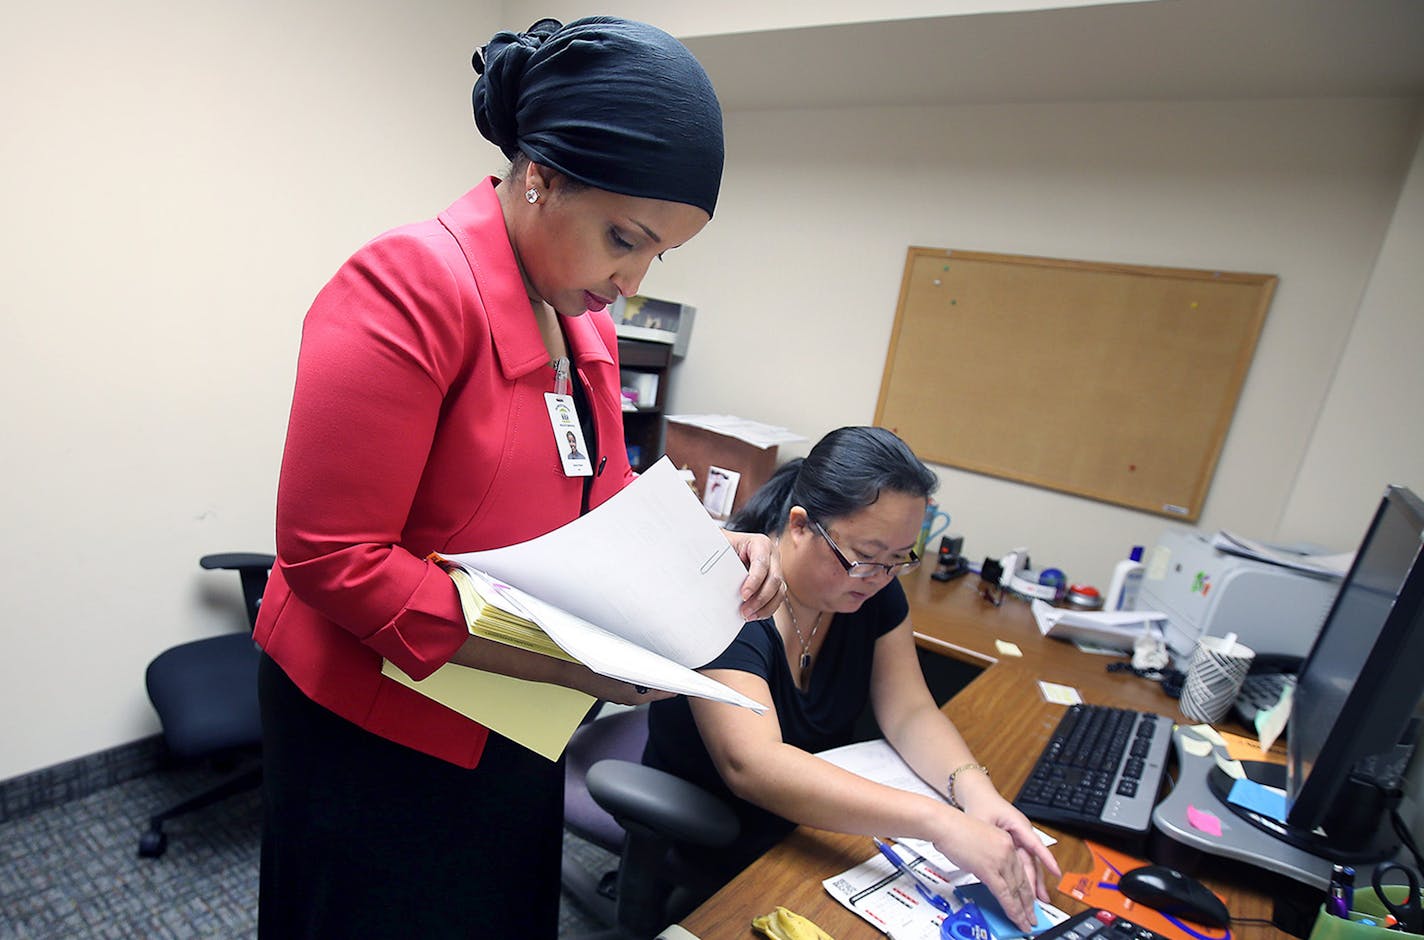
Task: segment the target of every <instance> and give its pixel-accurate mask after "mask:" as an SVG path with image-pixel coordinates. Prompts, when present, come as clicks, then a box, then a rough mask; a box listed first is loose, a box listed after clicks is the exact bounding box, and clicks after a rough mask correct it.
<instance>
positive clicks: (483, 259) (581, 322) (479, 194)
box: [440, 176, 614, 381]
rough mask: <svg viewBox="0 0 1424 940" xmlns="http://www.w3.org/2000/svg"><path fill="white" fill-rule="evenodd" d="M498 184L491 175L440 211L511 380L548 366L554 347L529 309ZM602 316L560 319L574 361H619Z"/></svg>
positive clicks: (501, 361) (503, 367) (499, 356)
mask: <svg viewBox="0 0 1424 940" xmlns="http://www.w3.org/2000/svg"><path fill="white" fill-rule="evenodd" d="M498 182H499V180H498V178H496V177H493V176H491V177H489V178H488V179H486V180H485V181H484V182H483V183H481V184H480V185H478V186H476V187H475V188H474V189H472V190H470V191H469V192H468V193H466V194H465V195H464V196H462V197H461V198H460V199H459V200H457V201H456V202H455V203H454V204H453V205H451V206H450V207H449V208H448V209H446V210H445V211H444V212H442V213H440V222H441V224H442V225H444V226H445V228H446V229H447V230H449V232H450V234H451V235H453V236H455V240H456V241H457V242H459V244H460V250H461V251H462V252H463V253H464V255H465V261H466V263H467V264H469V266H470V272H471V273H472V274H473V275H474V278H475V288H476V290H477V291H478V292H479V295H480V300H481V302H482V303H483V304H484V308H485V313H486V318H487V320H488V322H489V328H490V336H491V338H492V340H493V343H494V349H495V355H496V357H497V358H498V359H499V366H500V371H501V373H502V374H503V375H504V377H505V379H506V380H509V381H514V380H515V379H518V378H521V377H523V376H526V375H528V374H529V373H531V372H533V371H535V370H536V369H539V368H542V367H544V366H546V365H548V363H549V351H548V350H547V349H545V348H544V340H543V337H541V336H540V335H539V328H538V326H537V324H535V322H534V317H533V316H532V315H531V313H530V308H529V296H528V294H527V293H526V292H525V290H524V278H523V276H522V275H521V274H520V271H519V264H518V263H517V262H516V261H515V260H514V248H513V247H512V246H511V245H510V243H509V232H508V231H507V230H506V228H505V225H504V212H503V210H501V209H500V205H499V197H498V196H497V195H495V191H494V187H495V185H496V184H497V183H498ZM601 315H602V314H592V313H585V314H584V315H583V316H578V317H561V320H562V323H563V328H564V339H565V340H566V341H567V343H568V346H569V352H570V355H571V357H572V358H573V360H574V362H576V363H587V362H606V363H610V364H611V363H612V362H613V361H614V360H613V353H612V351H610V350H609V348H608V345H607V343H606V342H605V341H604V338H603V336H602V334H600V332H599V330H598V327H597V325H596V324H595V323H594V322H593V319H592V318H593V317H595V316H601Z"/></svg>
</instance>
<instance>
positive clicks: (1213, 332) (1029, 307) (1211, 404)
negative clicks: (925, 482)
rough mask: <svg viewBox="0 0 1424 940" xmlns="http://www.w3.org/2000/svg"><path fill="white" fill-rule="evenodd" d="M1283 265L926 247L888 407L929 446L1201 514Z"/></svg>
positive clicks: (894, 338)
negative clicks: (1160, 263) (1242, 268)
mask: <svg viewBox="0 0 1424 940" xmlns="http://www.w3.org/2000/svg"><path fill="white" fill-rule="evenodd" d="M1276 281H1277V278H1276V277H1275V276H1273V275H1268V274H1242V273H1232V272H1225V271H1197V270H1189V269H1184V268H1158V267H1141V266H1135V265H1125V264H1099V263H1093V262H1085V261H1065V260H1059V259H1053V258H1033V257H1026V256H1021V255H1002V254H988V253H984V252H973V251H958V250H954V251H950V250H945V249H938V248H918V247H912V248H910V249H909V252H908V255H907V257H906V259H905V275H904V280H903V282H902V284H901V287H900V300H899V306H898V308H897V310H896V313H895V326H894V330H893V332H892V334H891V337H890V349H889V352H888V354H887V355H886V360H885V373H884V376H883V378H882V379H881V383H880V398H879V401H878V403H877V405H876V408H875V422H876V423H877V424H879V425H881V426H883V427H888V428H890V429H892V430H894V431H895V432H896V433H897V434H899V435H900V436H901V437H903V438H904V439H905V440H906V441H907V442H908V443H909V444H910V446H911V447H913V448H914V449H915V452H916V453H917V454H918V455H919V456H920V457H921V458H922V459H924V460H927V461H931V462H934V463H940V464H945V465H947V466H952V467H959V468H962V469H965V470H971V471H974V472H976V473H984V474H988V475H991V476H996V477H1001V478H1004V479H1009V480H1016V481H1019V482H1023V483H1029V484H1032V485H1034V486H1041V487H1045V488H1048V489H1052V490H1058V491H1061V492H1065V493H1073V494H1076V495H1079V496H1086V497H1088V498H1091V499H1097V500H1102V501H1104V502H1108V503H1114V504H1116V505H1120V506H1127V507H1130V508H1133V509H1140V510H1143V511H1146V512H1151V513H1156V514H1158V515H1163V516H1168V517H1170V518H1173V519H1178V520H1183V521H1195V520H1196V519H1197V518H1198V516H1200V514H1201V510H1202V504H1203V502H1204V501H1205V499H1206V494H1207V489H1208V487H1209V486H1210V484H1211V477H1212V474H1213V472H1214V471H1215V469H1216V462H1217V458H1218V457H1219V456H1220V454H1221V448H1222V444H1223V442H1224V441H1225V439H1226V432H1227V429H1228V428H1229V427H1230V424H1231V417H1232V414H1233V413H1234V411H1235V409H1236V401H1237V398H1238V397H1239V395H1240V392H1241V386H1242V384H1243V383H1244V382H1245V379H1246V372H1247V369H1248V368H1249V367H1250V364H1251V357H1252V355H1253V354H1254V352H1255V349H1256V341H1257V339H1258V338H1259V337H1260V334H1261V328H1262V325H1263V324H1264V322H1265V319H1266V311H1267V309H1268V308H1269V306H1270V302H1271V297H1272V295H1273V293H1274V292H1275V286H1276Z"/></svg>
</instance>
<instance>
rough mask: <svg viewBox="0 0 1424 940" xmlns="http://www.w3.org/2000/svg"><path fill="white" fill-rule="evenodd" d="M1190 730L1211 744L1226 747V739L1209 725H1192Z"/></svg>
mask: <svg viewBox="0 0 1424 940" xmlns="http://www.w3.org/2000/svg"><path fill="white" fill-rule="evenodd" d="M1192 730H1193V731H1195V732H1196V733H1197V734H1199V735H1201V736H1202V737H1204V738H1206V739H1207V740H1208V741H1210V742H1211V743H1212V744H1219V745H1221V746H1222V747H1226V739H1225V738H1223V737H1222V736H1221V734H1220V733H1219V732H1218V731H1217V730H1216V729H1215V728H1213V727H1212V726H1211V725H1192Z"/></svg>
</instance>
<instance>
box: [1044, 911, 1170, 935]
mask: <svg viewBox="0 0 1424 940" xmlns="http://www.w3.org/2000/svg"><path fill="white" fill-rule="evenodd" d="M1090 937H1091V938H1093V940H1167V938H1166V937H1164V936H1162V935H1161V934H1160V933H1157V931H1155V930H1148V929H1147V928H1146V927H1143V926H1141V925H1139V924H1134V923H1133V922H1132V921H1130V920H1128V919H1127V918H1126V917H1122V916H1120V915H1118V914H1114V913H1112V912H1111V911H1102V910H1097V909H1095V908H1094V909H1089V910H1086V911H1083V912H1082V913H1079V914H1074V915H1073V916H1072V917H1070V918H1068V919H1067V920H1065V921H1064V922H1063V923H1061V924H1056V925H1054V926H1053V927H1050V928H1049V929H1047V930H1045V931H1044V932H1043V933H1040V934H1036V935H1035V937H1034V940H1088V938H1090Z"/></svg>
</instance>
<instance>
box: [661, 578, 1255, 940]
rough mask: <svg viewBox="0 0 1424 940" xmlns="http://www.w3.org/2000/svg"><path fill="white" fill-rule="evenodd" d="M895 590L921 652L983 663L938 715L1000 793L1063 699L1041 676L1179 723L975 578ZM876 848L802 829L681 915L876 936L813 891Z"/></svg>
mask: <svg viewBox="0 0 1424 940" xmlns="http://www.w3.org/2000/svg"><path fill="white" fill-rule="evenodd" d="M904 585H905V591H906V593H907V594H908V595H909V598H910V616H911V619H912V621H913V622H914V624H915V632H916V636H917V639H918V641H919V643H920V645H921V646H922V647H925V648H930V649H936V650H938V651H940V652H943V653H944V654H945V655H948V656H954V657H956V658H958V659H962V660H965V661H967V662H972V663H977V664H979V665H984V666H987V667H988V668H986V669H985V671H984V672H983V673H981V674H980V675H979V676H978V678H976V679H975V680H974V681H973V682H971V683H970V684H969V686H968V687H967V688H966V689H965V690H964V691H963V692H961V693H960V694H958V695H956V696H955V697H954V698H953V699H951V700H950V701H949V702H948V703H947V704H946V705H945V706H944V711H945V714H947V715H949V717H950V718H951V719H953V720H954V723H955V724H956V725H957V726H958V728H959V730H960V732H961V733H962V734H963V735H964V738H965V740H966V741H968V743H969V746H970V747H971V748H972V749H973V751H974V755H975V757H977V758H978V759H979V760H980V761H982V762H983V763H984V764H985V765H986V766H988V767H989V768H990V770H991V772H992V774H993V778H994V782H995V784H996V785H997V786H998V788H999V792H1000V793H1003V794H1004V795H1005V796H1008V797H1009V798H1012V797H1013V795H1014V794H1016V793H1017V792H1018V790H1019V787H1020V786H1022V785H1023V782H1024V780H1025V779H1026V778H1027V777H1028V774H1029V771H1030V770H1032V769H1033V763H1034V761H1035V760H1036V759H1037V757H1038V754H1039V752H1040V751H1041V750H1042V748H1043V745H1044V743H1045V742H1046V741H1047V740H1048V736H1049V734H1050V733H1051V732H1052V730H1053V728H1054V726H1055V725H1056V724H1057V723H1058V719H1059V718H1060V717H1061V715H1062V713H1063V707H1062V706H1060V705H1050V704H1049V703H1047V702H1045V701H1044V700H1043V697H1042V696H1041V695H1040V694H1039V690H1038V687H1037V681H1038V680H1039V679H1047V680H1049V681H1051V682H1060V683H1063V684H1065V685H1071V686H1074V687H1075V688H1077V689H1078V691H1079V692H1080V693H1081V694H1082V696H1083V699H1084V700H1085V701H1087V702H1089V703H1093V704H1103V705H1117V706H1121V707H1126V708H1135V709H1139V710H1142V711H1155V712H1159V713H1161V714H1164V715H1167V716H1169V717H1172V718H1174V719H1177V720H1179V721H1185V719H1183V718H1182V717H1181V714H1180V712H1178V711H1177V705H1176V702H1175V701H1174V700H1173V699H1171V698H1169V697H1167V696H1166V695H1165V694H1163V692H1162V690H1161V688H1160V687H1158V686H1157V685H1156V684H1154V683H1151V682H1147V681H1144V680H1142V679H1139V678H1137V677H1135V676H1133V675H1131V674H1130V673H1109V672H1106V671H1105V669H1104V667H1105V665H1106V664H1107V663H1108V662H1109V661H1110V660H1108V659H1106V658H1104V657H1102V656H1093V655H1090V654H1086V653H1080V652H1079V651H1078V650H1076V649H1075V648H1073V647H1072V646H1069V645H1068V644H1066V643H1063V642H1061V641H1058V640H1048V639H1045V638H1044V637H1042V636H1041V635H1040V634H1039V632H1038V628H1037V627H1036V626H1035V625H1034V622H1033V616H1032V614H1031V613H1030V612H1029V608H1028V604H1027V603H1025V602H1024V601H1021V600H1018V599H1015V598H1011V597H1006V598H1005V599H1004V603H1003V605H1002V606H1001V607H998V608H995V607H994V606H993V605H991V604H990V603H988V602H987V601H985V600H984V599H983V598H981V597H980V596H979V594H978V578H977V577H976V576H974V575H972V574H971V575H968V576H966V577H963V578H958V579H956V580H954V581H951V582H948V583H940V582H937V581H932V580H931V579H930V578H929V568H928V566H926V567H925V568H924V569H922V570H921V571H918V572H916V573H915V574H913V575H910V576H909V577H907V578H906V579H905V581H904ZM995 639H1003V640H1008V641H1010V642H1012V643H1015V644H1017V645H1018V646H1019V648H1020V649H1022V650H1023V653H1024V655H1023V657H1022V658H1021V659H1020V658H1011V657H1003V658H999V657H998V653H997V652H995V648H994V640H995ZM996 659H997V662H996V661H995V660H996ZM1040 828H1042V829H1044V830H1045V831H1046V832H1049V833H1051V834H1052V835H1054V836H1056V837H1057V838H1058V840H1059V842H1058V844H1057V845H1055V846H1054V847H1053V854H1054V856H1055V857H1056V858H1057V859H1058V864H1059V865H1060V866H1061V867H1062V869H1063V870H1064V871H1065V872H1069V871H1091V870H1092V868H1093V865H1092V864H1091V862H1092V858H1091V856H1090V855H1089V853H1088V850H1087V848H1086V847H1085V846H1084V845H1083V841H1082V839H1080V838H1078V837H1076V836H1073V835H1070V834H1068V833H1065V832H1063V831H1061V830H1058V829H1055V828H1054V827H1052V826H1040ZM873 852H874V847H873V846H872V845H871V844H870V841H869V840H868V839H866V838H865V837H864V836H851V835H843V834H840V833H833V832H826V831H823V830H820V829H812V828H810V827H808V826H802V827H800V828H799V829H797V830H796V831H795V832H794V833H792V834H791V835H790V836H788V837H787V838H786V839H785V840H784V841H783V842H781V843H780V844H778V845H776V846H775V847H774V848H772V849H771V851H769V852H767V853H766V854H765V855H763V856H762V857H761V858H760V859H758V860H757V861H756V862H754V863H753V864H752V865H751V866H749V867H748V868H747V869H746V870H745V871H743V872H742V873H741V874H740V875H738V876H737V877H736V878H735V879H733V880H732V881H731V882H730V883H729V884H728V885H726V886H725V887H724V888H723V889H722V890H721V891H719V892H718V893H717V894H715V895H713V896H712V897H711V898H710V899H709V900H708V901H707V902H706V903H704V904H703V905H702V906H701V907H699V908H698V909H697V910H695V911H693V912H692V913H691V914H690V915H688V916H687V917H685V918H683V920H682V925H683V926H684V927H686V928H687V929H688V930H690V931H691V932H692V933H693V934H695V935H696V936H698V937H700V938H701V940H726V938H737V940H745V938H750V937H754V936H760V935H759V934H756V933H755V932H754V931H753V930H752V928H751V921H752V918H753V917H756V916H758V915H761V914H765V913H767V912H768V911H770V910H772V909H773V908H774V907H776V906H777V905H778V904H780V905H783V906H785V907H788V908H790V909H791V910H794V911H796V912H798V913H800V914H804V915H805V916H806V917H809V918H810V919H811V920H813V921H815V922H816V923H817V924H819V925H820V926H821V927H822V929H824V930H825V931H826V932H827V933H829V934H830V935H831V936H833V937H835V938H836V940H874V938H876V937H881V936H882V934H881V933H880V932H879V931H877V930H876V929H875V928H874V927H872V926H870V924H868V923H866V922H865V921H864V920H862V919H860V918H859V917H857V916H856V915H855V914H852V913H851V912H850V911H848V910H846V909H845V908H844V907H842V906H841V905H840V904H839V903H838V902H837V901H836V900H835V899H834V898H832V897H831V896H830V895H829V894H827V893H826V891H825V889H824V888H822V887H821V881H822V880H823V879H825V878H828V877H830V876H831V875H834V874H836V873H838V872H842V871H845V870H846V869H848V868H851V867H853V866H855V865H858V864H860V863H861V862H863V861H865V860H866V859H867V858H869V857H870V856H871V855H872V854H873ZM1201 880H1202V881H1203V882H1205V883H1206V884H1207V885H1208V886H1209V887H1211V888H1212V889H1213V890H1215V891H1217V892H1218V893H1219V894H1221V895H1222V896H1223V897H1224V898H1225V899H1226V904H1227V907H1228V908H1229V909H1230V910H1231V913H1232V916H1233V917H1235V918H1257V917H1259V918H1264V919H1266V920H1269V919H1270V917H1271V906H1272V905H1271V900H1270V899H1269V898H1268V897H1267V896H1266V895H1265V894H1263V893H1261V892H1260V891H1258V890H1253V889H1252V888H1250V887H1248V886H1245V885H1242V884H1240V883H1239V882H1236V881H1224V880H1220V879H1215V878H1213V877H1211V875H1210V874H1209V873H1204V874H1202V876H1201ZM1049 881H1050V885H1049V887H1050V889H1052V890H1051V892H1050V893H1051V896H1052V900H1053V904H1054V905H1055V906H1057V907H1059V908H1062V909H1063V910H1065V911H1068V912H1069V913H1073V912H1076V911H1079V910H1082V909H1083V907H1084V905H1083V904H1082V902H1080V901H1078V900H1076V899H1074V898H1072V897H1069V896H1068V895H1065V894H1061V893H1059V892H1058V891H1057V889H1056V881H1057V879H1054V878H1051V877H1050V879H1049ZM1232 932H1233V934H1234V935H1235V936H1238V937H1248V938H1252V937H1268V936H1278V935H1279V933H1278V931H1276V930H1274V929H1273V928H1270V927H1263V926H1258V925H1253V924H1246V925H1235V926H1233V928H1232Z"/></svg>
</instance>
